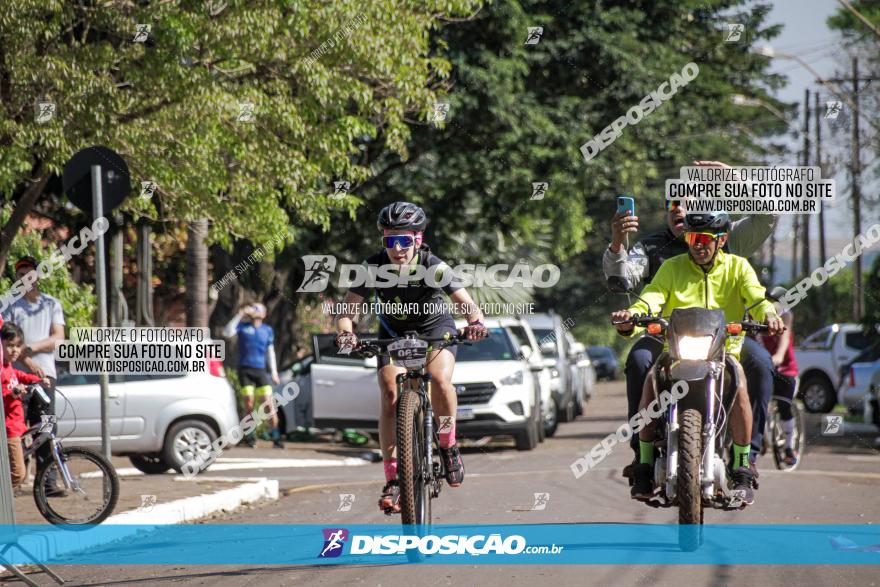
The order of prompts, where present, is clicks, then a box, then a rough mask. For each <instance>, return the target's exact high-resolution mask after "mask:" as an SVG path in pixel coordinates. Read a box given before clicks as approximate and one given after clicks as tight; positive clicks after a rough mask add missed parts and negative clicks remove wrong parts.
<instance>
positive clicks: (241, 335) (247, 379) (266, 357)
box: [223, 304, 284, 448]
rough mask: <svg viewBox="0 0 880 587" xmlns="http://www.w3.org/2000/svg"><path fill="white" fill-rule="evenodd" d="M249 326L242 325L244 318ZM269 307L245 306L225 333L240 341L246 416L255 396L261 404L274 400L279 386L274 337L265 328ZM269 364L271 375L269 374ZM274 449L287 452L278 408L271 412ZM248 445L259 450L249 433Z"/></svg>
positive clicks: (251, 409) (241, 381)
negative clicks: (273, 384)
mask: <svg viewBox="0 0 880 587" xmlns="http://www.w3.org/2000/svg"><path fill="white" fill-rule="evenodd" d="M245 317H247V318H249V319H250V321H249V322H242V321H241V319H242V318H245ZM265 318H266V306H264V305H263V304H245V305H243V306H242V307H241V308H239V310H238V313H237V314H236V315H235V316H233V317H232V320H230V321H229V323H228V324H227V325H226V327H225V328H224V329H223V336H225V337H226V338H232V337H235V336H237V337H238V383H239V386H240V390H239V394H240V395H241V396H242V399H243V403H244V410H245V414H249V413H251V412H252V411H253V409H254V395H257V396H259V398H260V403H262V402H264V401H266V400H270V401H271V398H272V383H275V385H278V384H279V383H280V382H281V379H280V378H279V377H278V365H277V363H276V361H275V347H274V346H273V342H274V341H275V334H274V332H273V331H272V327H271V326H269V325H268V324H264V323H263V320H265ZM267 364H268V367H269V371H270V372H271V382H270V373H269V372H267V370H266V366H267ZM271 421H272V446H274V447H275V448H284V444H283V443H282V442H281V429H280V428H279V427H278V414H277V406H276V411H273V412H272V418H271ZM245 442H246V443H247V445H248V446H250V447H251V448H253V447H254V446H256V442H257V441H256V433H255V432H252V433H250V434H249V435H248V436H247V437H246V438H245Z"/></svg>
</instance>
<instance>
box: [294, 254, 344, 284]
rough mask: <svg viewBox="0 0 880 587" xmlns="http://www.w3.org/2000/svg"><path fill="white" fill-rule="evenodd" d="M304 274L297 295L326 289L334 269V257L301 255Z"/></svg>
mask: <svg viewBox="0 0 880 587" xmlns="http://www.w3.org/2000/svg"><path fill="white" fill-rule="evenodd" d="M303 264H305V266H306V274H305V276H304V277H303V281H302V284H300V286H299V289H297V290H296V291H297V293H317V292H321V291H324V290H325V289H327V285H328V284H329V283H330V275H331V274H332V273H333V270H334V269H336V257H334V256H333V255H303Z"/></svg>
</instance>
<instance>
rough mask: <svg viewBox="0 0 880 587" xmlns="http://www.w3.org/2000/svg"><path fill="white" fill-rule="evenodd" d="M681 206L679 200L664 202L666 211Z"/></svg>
mask: <svg viewBox="0 0 880 587" xmlns="http://www.w3.org/2000/svg"><path fill="white" fill-rule="evenodd" d="M679 206H681V200H666V211H667V212H669V211H670V210H675V209H676V208H678V207H679Z"/></svg>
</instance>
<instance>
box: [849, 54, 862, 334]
mask: <svg viewBox="0 0 880 587" xmlns="http://www.w3.org/2000/svg"><path fill="white" fill-rule="evenodd" d="M852 73H853V79H852V82H853V102H854V103H855V106H856V109H858V107H859V58H858V57H853V59H852ZM852 119H853V125H852V167H851V168H850V169H851V173H852V201H853V221H854V223H853V230H854V231H855V235H858V234H861V232H862V202H861V200H862V194H861V185H860V182H861V174H862V160H861V152H860V145H859V117H858V115H857V114H854V115H853V117H852ZM855 235H854V236H855ZM853 281H854V285H855V287H854V288H853V321H854V322H861V320H862V307H863V305H862V301H863V299H864V296H863V292H862V257H861V255H859V256H857V257H856V258H855V261H854V266H853Z"/></svg>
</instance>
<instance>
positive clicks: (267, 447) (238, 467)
mask: <svg viewBox="0 0 880 587" xmlns="http://www.w3.org/2000/svg"><path fill="white" fill-rule="evenodd" d="M369 452H370V451H369V449H367V448H351V447H345V446H340V445H336V444H330V443H324V442H311V443H294V442H287V443H285V450H277V449H272V448H271V443H269V442H265V441H260V442H259V443H258V446H257V448H255V449H249V448H233V449H229V450H227V451H224V453H223V455H222V456H221V457H220V459H218V461H217V462H216V463H214V464H213V465H212V466H211V467H210V468H209V469H208V470H207V471H204V472H203V473H201V474H200V475H198V476H197V477H195V478H193V479H186V478H185V477H183V476H182V475H178V474H176V473H174V472H173V471H170V470H169V471H168V472H167V473H164V474H162V475H144V474H142V473H141V472H140V471H137V470H136V469H134V467H133V466H132V465H131V462H130V461H129V460H128V458H124V457H113V459H112V463H113V466H114V467H115V469H116V472H117V475H118V476H119V490H120V491H119V501H118V502H117V504H116V508H115V509H114V511H113V514H112V516H111V519H108V522H105V523H127V524H138V523H185V522H190V521H193V520H196V519H199V518H202V517H207V516H211V515H212V514H219V513H223V512H229V511H232V510H231V509H230V508H232V509H235V508H237V507H240V506H242V505H246V504H249V503H253V502H255V501H260V500H273V499H277V498H278V494H279V483H278V481H275V480H274V479H273V476H277V475H278V474H279V473H281V472H282V471H285V470H286V471H287V472H288V473H290V472H296V473H298V474H301V476H302V482H306V479H308V478H309V477H310V474H311V471H314V470H320V469H324V468H325V467H351V466H360V465H367V464H369V462H370V460H369V457H370V455H368V454H366V453H369ZM298 476H299V475H298ZM32 482H33V478H32V477H31V479H29V480H28V482H27V484H26V485H25V491H26V493H25V494H24V495H22V496H19V497H16V498H15V518H16V523H17V524H48V522H46V520H45V519H44V518H43V517H42V516H41V515H40V513H39V511H37V506H36V504H35V503H34V496H33V485H32ZM286 484H287V483H285V485H286ZM184 500H188V501H184ZM184 512H185V513H184ZM121 514H124V515H122V516H121V519H119V520H118V521H116V520H113V519H112V518H113V517H116V516H120V515H121ZM134 514H149V516H148V518H147V519H146V520H144V521H141V518H143V516H140V515H138V516H135V515H134ZM158 517H161V518H162V520H163V521H160V520H159V519H158ZM177 518H181V519H177Z"/></svg>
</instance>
